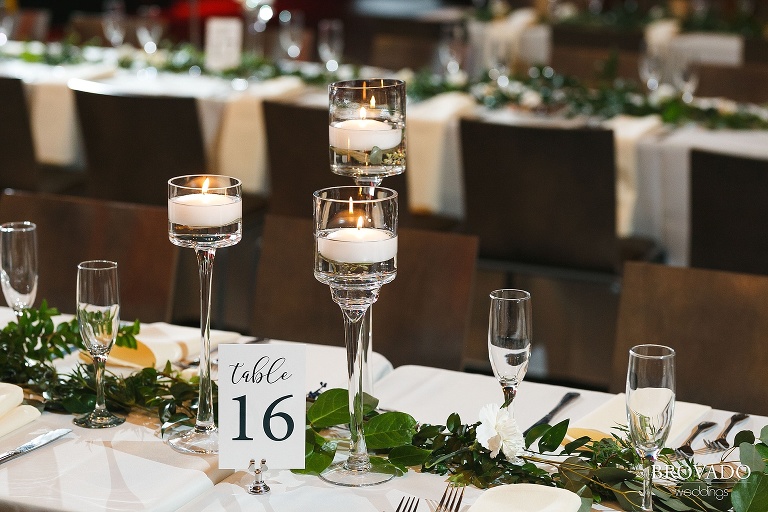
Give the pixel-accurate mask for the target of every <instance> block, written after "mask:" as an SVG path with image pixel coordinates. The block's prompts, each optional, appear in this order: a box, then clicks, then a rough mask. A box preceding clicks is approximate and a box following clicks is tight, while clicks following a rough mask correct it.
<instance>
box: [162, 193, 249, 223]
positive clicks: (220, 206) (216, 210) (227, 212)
mask: <svg viewBox="0 0 768 512" xmlns="http://www.w3.org/2000/svg"><path fill="white" fill-rule="evenodd" d="M242 217H243V203H242V202H241V201H240V198H239V197H236V196H225V195H223V194H186V195H183V196H176V197H173V198H170V199H168V220H169V221H171V222H172V223H174V224H181V225H183V226H192V227H206V228H209V227H218V226H228V225H229V224H232V223H234V222H237V221H238V220H240V219H241V218H242Z"/></svg>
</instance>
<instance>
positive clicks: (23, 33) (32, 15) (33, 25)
mask: <svg viewBox="0 0 768 512" xmlns="http://www.w3.org/2000/svg"><path fill="white" fill-rule="evenodd" d="M50 25H51V11H50V10H48V9H19V11H18V15H17V16H16V20H15V22H14V25H13V31H12V32H11V35H10V37H9V39H13V40H15V41H47V40H48V29H49V28H50Z"/></svg>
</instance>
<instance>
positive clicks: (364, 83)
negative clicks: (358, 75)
mask: <svg viewBox="0 0 768 512" xmlns="http://www.w3.org/2000/svg"><path fill="white" fill-rule="evenodd" d="M363 99H365V82H363Z"/></svg>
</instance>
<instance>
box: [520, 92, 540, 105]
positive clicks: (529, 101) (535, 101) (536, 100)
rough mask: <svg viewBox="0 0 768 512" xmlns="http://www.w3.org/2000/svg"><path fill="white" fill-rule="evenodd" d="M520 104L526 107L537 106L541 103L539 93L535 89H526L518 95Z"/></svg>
mask: <svg viewBox="0 0 768 512" xmlns="http://www.w3.org/2000/svg"><path fill="white" fill-rule="evenodd" d="M520 105H521V106H523V107H526V108H531V109H534V108H537V107H539V106H540V105H541V94H539V93H538V92H536V91H532V90H530V89H529V90H527V91H524V92H523V94H521V95H520Z"/></svg>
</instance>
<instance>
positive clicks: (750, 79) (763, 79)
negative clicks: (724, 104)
mask: <svg viewBox="0 0 768 512" xmlns="http://www.w3.org/2000/svg"><path fill="white" fill-rule="evenodd" d="M695 71H696V74H697V75H698V78H699V84H698V86H697V87H696V95H697V96H703V97H722V98H728V99H731V100H734V101H739V102H743V103H758V104H760V103H768V66H758V65H751V66H739V67H736V66H715V65H705V64H698V65H696V68H695Z"/></svg>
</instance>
